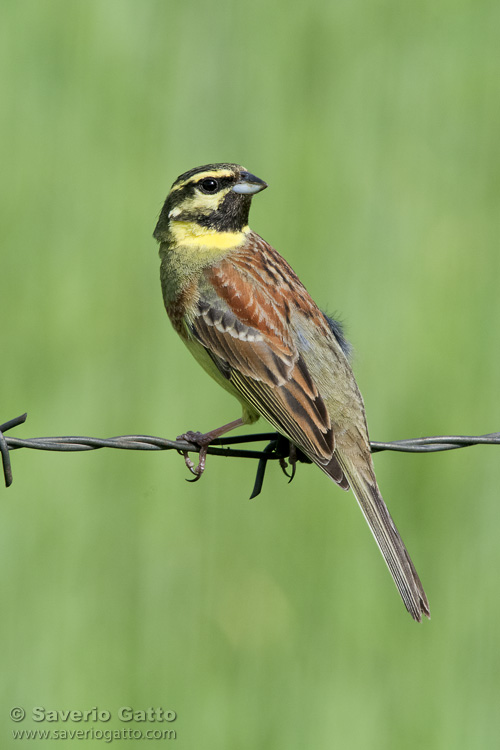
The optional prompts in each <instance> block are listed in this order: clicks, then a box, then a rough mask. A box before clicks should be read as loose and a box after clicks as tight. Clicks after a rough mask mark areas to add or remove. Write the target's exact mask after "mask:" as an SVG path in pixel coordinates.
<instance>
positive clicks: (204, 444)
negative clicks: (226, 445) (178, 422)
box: [177, 430, 210, 482]
mask: <svg viewBox="0 0 500 750" xmlns="http://www.w3.org/2000/svg"><path fill="white" fill-rule="evenodd" d="M177 440H186V441H187V442H188V443H194V444H195V445H199V447H200V452H199V454H198V455H199V459H198V465H197V466H195V465H194V463H193V461H191V459H190V458H189V453H188V451H179V453H180V454H181V455H182V456H184V463H185V464H186V466H187V468H188V469H189V471H190V472H191V474H194V479H186V482H197V481H198V480H199V479H201V475H202V474H203V472H204V471H205V464H206V460H207V448H208V446H209V444H210V441H209V440H207V435H206V434H204V433H203V432H193V431H192V430H190V431H189V432H185V433H184V434H183V435H178V436H177Z"/></svg>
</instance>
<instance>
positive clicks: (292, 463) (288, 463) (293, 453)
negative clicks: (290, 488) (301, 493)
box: [280, 443, 297, 484]
mask: <svg viewBox="0 0 500 750" xmlns="http://www.w3.org/2000/svg"><path fill="white" fill-rule="evenodd" d="M289 446H290V452H289V454H288V460H287V459H286V458H280V466H281V471H282V472H283V474H284V475H285V476H286V477H288V484H290V482H291V481H292V479H293V478H294V476H295V472H296V471H297V448H296V447H295V445H294V444H293V443H289ZM288 467H290V468H291V474H289V473H288V471H287V469H288Z"/></svg>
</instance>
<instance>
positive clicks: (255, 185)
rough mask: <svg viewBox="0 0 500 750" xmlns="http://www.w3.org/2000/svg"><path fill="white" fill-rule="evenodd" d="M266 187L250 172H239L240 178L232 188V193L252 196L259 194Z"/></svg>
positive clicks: (262, 181) (264, 183) (265, 183)
mask: <svg viewBox="0 0 500 750" xmlns="http://www.w3.org/2000/svg"><path fill="white" fill-rule="evenodd" d="M266 187H267V182H264V180H261V179H260V177H256V176H255V175H254V174H250V172H240V177H239V180H238V182H237V183H236V185H235V186H234V187H233V192H234V193H241V194H242V195H253V194H254V193H260V191H261V190H264V189H265V188H266Z"/></svg>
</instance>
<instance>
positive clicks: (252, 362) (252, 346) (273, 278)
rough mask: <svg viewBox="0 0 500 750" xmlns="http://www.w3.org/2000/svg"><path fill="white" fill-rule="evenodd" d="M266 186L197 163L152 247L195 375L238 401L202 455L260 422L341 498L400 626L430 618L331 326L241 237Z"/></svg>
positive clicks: (182, 180)
mask: <svg viewBox="0 0 500 750" xmlns="http://www.w3.org/2000/svg"><path fill="white" fill-rule="evenodd" d="M266 187H267V184H266V183H265V182H264V181H263V180H261V179H259V178H258V177H255V175H253V174H251V173H250V172H247V170H246V169H244V167H241V166H238V165H237V164H208V165H206V166H203V167H197V168H196V169H191V170H190V171H189V172H185V173H184V174H182V175H181V176H180V177H178V178H177V180H176V181H175V182H174V184H173V185H172V188H171V190H170V193H169V195H168V197H167V199H166V201H165V204H164V206H163V209H162V211H161V214H160V217H159V220H158V224H157V226H156V229H155V232H154V237H155V238H156V239H157V240H158V242H159V243H160V258H161V271H160V276H161V285H162V290H163V298H164V302H165V307H166V310H167V313H168V316H169V318H170V320H171V323H172V325H173V327H174V328H175V330H176V331H177V333H178V334H179V335H180V336H181V338H182V339H183V341H184V343H185V344H186V346H187V347H188V349H189V350H190V351H191V353H192V354H193V356H194V357H195V358H196V359H197V360H198V362H199V363H200V364H201V365H202V366H203V367H204V368H205V370H206V371H207V372H208V373H209V374H210V375H211V376H212V377H213V378H214V379H215V380H216V381H217V382H218V383H219V384H220V385H221V386H222V387H223V388H225V389H226V390H227V391H229V393H231V394H232V395H233V396H235V397H236V398H237V399H238V401H239V402H240V403H241V405H242V408H243V414H242V417H241V418H240V419H237V420H235V421H234V422H231V423H230V424H228V425H224V426H223V427H220V428H218V429H216V430H212V431H211V432H209V433H206V434H204V435H203V434H201V433H186V435H185V436H183V437H186V438H187V439H189V440H191V441H194V442H196V443H197V444H198V445H200V446H202V450H201V451H200V464H199V465H198V466H197V467H194V465H193V464H192V463H191V462H190V461H189V460H187V463H188V466H189V468H190V469H191V470H192V472H193V473H194V474H196V475H197V476H199V475H200V474H201V472H202V471H203V467H204V455H203V453H204V452H206V446H207V445H208V444H209V443H210V442H211V441H212V440H214V439H215V438H216V437H219V436H220V435H222V434H224V433H225V432H228V431H229V430H232V429H234V428H235V427H238V426H241V425H242V424H249V423H252V422H255V421H256V420H257V419H258V418H259V416H263V417H265V418H266V419H267V420H268V421H269V422H270V423H271V424H272V425H273V427H274V428H275V429H276V430H278V432H280V433H281V434H282V435H284V436H285V437H286V438H287V439H288V440H289V441H290V443H291V444H292V445H293V446H296V447H297V448H299V449H300V450H301V451H302V452H303V453H304V454H305V455H306V456H307V457H308V458H309V459H310V460H311V461H313V462H314V463H315V464H316V465H317V466H319V468H320V469H321V470H322V471H324V472H325V474H328V476H329V477H331V478H332V479H333V480H334V481H335V482H336V483H337V484H339V485H340V487H342V488H343V489H344V490H348V489H349V488H351V489H352V491H353V492H354V495H355V496H356V499H357V501H358V503H359V505H360V507H361V510H362V511H363V514H364V516H365V518H366V520H367V522H368V524H369V526H370V529H371V531H372V533H373V536H374V537H375V540H376V542H377V544H378V546H379V548H380V551H381V552H382V555H383V556H384V559H385V561H386V563H387V566H388V568H389V570H390V572H391V575H392V577H393V578H394V581H395V583H396V586H397V588H398V590H399V593H400V594H401V597H402V599H403V602H404V604H405V606H406V608H407V610H408V611H409V612H410V614H411V616H412V617H413V618H414V619H415V620H418V621H419V622H420V621H421V619H422V613H423V614H424V615H426V616H427V617H429V615H430V612H429V605H428V602H427V597H426V595H425V592H424V589H423V587H422V584H421V583H420V579H419V577H418V575H417V572H416V570H415V567H414V565H413V563H412V561H411V559H410V556H409V555H408V552H407V551H406V548H405V546H404V544H403V542H402V540H401V537H400V536H399V533H398V531H397V529H396V526H395V525H394V522H393V520H392V518H391V516H390V514H389V511H388V510H387V507H386V505H385V503H384V501H383V499H382V495H381V494H380V491H379V488H378V486H377V480H376V478H375V473H374V469H373V463H372V457H371V453H370V443H369V440H368V430H367V426H366V418H365V410H364V404H363V399H362V397H361V394H360V392H359V390H358V386H357V384H356V381H355V379H354V375H353V373H352V370H351V367H350V364H349V361H348V345H347V344H346V342H345V340H344V338H343V335H342V330H341V327H340V326H339V325H338V324H337V323H335V322H334V321H332V320H330V319H329V318H328V317H327V316H326V315H325V314H324V313H323V312H321V310H320V309H319V308H318V307H317V305H316V304H315V303H314V302H313V300H312V299H311V297H310V296H309V294H308V293H307V291H306V289H305V287H304V286H303V284H302V283H301V281H300V280H299V278H298V277H297V275H296V274H295V273H294V271H293V270H292V269H291V268H290V266H289V265H288V263H287V262H286V261H285V260H284V259H283V258H282V257H281V255H279V254H278V253H277V252H276V250H274V248H272V247H271V246H270V245H268V243H267V242H266V241H265V240H263V239H262V237H259V235H258V234H255V232H252V230H251V229H250V228H249V226H248V214H249V210H250V203H251V200H252V196H253V195H254V194H255V193H258V192H260V191H261V190H264V188H266Z"/></svg>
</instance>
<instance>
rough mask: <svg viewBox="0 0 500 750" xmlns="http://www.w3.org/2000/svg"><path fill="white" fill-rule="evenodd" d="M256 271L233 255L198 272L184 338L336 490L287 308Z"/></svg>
mask: <svg viewBox="0 0 500 750" xmlns="http://www.w3.org/2000/svg"><path fill="white" fill-rule="evenodd" d="M256 267H257V266H256V261H255V260H254V263H253V264H251V266H250V270H249V266H248V264H247V263H246V260H245V256H242V257H239V256H238V255H237V254H233V255H232V256H231V258H230V259H227V258H226V259H224V260H222V261H220V262H219V263H217V264H216V265H214V266H211V267H210V268H208V269H206V270H205V272H204V273H203V274H202V277H201V279H200V283H199V287H198V292H199V296H198V300H197V304H196V306H195V313H194V314H192V313H191V315H190V316H189V320H188V325H189V328H190V331H191V334H192V336H193V337H194V338H196V339H197V341H198V342H199V343H200V344H202V345H203V346H204V347H205V349H206V350H207V351H208V353H209V354H210V356H211V358H212V360H213V361H214V362H215V364H216V366H217V368H218V369H219V371H220V372H221V373H222V374H223V375H224V377H226V378H227V379H228V380H229V381H230V382H231V384H232V385H233V387H234V388H235V389H236V390H237V391H238V393H239V394H240V395H241V396H243V398H244V399H245V400H246V401H248V402H249V403H250V404H251V405H252V406H253V407H254V408H255V409H256V410H257V411H258V412H259V413H260V414H262V415H263V416H264V417H265V418H266V419H267V420H268V421H269V422H270V423H271V424H272V425H273V426H274V427H275V428H276V429H277V430H279V431H280V432H282V433H284V434H285V435H287V436H288V437H289V438H290V439H291V441H292V442H293V443H294V444H296V445H297V446H299V447H300V448H301V449H302V450H304V452H305V453H306V454H307V455H309V456H310V457H311V458H313V460H315V461H316V462H318V463H320V464H321V465H322V466H330V464H331V472H329V473H331V476H332V477H333V478H334V479H335V481H338V482H339V483H342V482H344V475H343V472H342V470H341V469H340V466H338V464H337V462H336V459H335V458H334V456H333V453H334V448H335V439H334V430H333V427H332V423H331V420H330V415H329V413H328V409H327V407H326V405H325V402H324V400H323V399H322V397H321V395H320V394H319V392H318V389H317V387H316V385H315V383H314V381H313V379H312V378H311V375H310V373H309V370H308V368H307V365H306V363H305V360H304V357H303V356H302V354H301V352H300V351H299V350H298V348H297V346H296V345H295V343H294V341H293V337H292V334H291V331H290V326H289V323H288V322H287V315H288V314H289V310H288V308H289V304H288V303H287V301H286V299H285V296H284V295H283V294H280V291H279V289H278V288H274V289H273V295H272V296H271V295H269V290H268V286H267V288H266V287H264V286H263V285H262V284H261V283H260V280H259V279H258V278H257V277H256V273H255V269H256ZM249 290H250V291H251V293H250V294H249ZM332 462H333V463H332Z"/></svg>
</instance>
